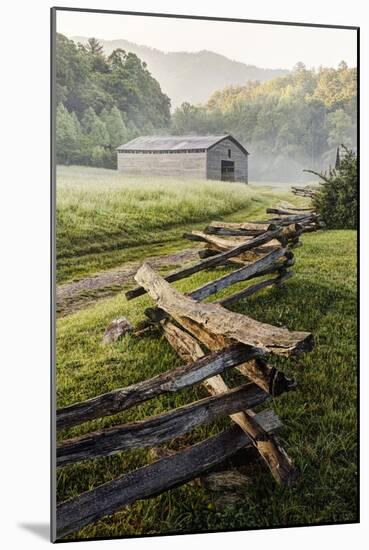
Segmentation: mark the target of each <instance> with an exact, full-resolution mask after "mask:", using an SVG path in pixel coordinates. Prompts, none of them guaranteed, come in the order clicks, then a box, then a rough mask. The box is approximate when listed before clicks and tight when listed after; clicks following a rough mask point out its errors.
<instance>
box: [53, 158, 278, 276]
mask: <svg viewBox="0 0 369 550" xmlns="http://www.w3.org/2000/svg"><path fill="white" fill-rule="evenodd" d="M278 195H279V196H280V197H287V192H286V190H285V189H283V188H278ZM273 201H275V191H274V190H273V188H272V187H270V186H269V187H265V186H262V185H261V184H255V185H249V186H246V185H244V184H242V183H227V185H226V186H225V185H224V183H222V182H214V181H212V182H208V181H196V180H191V181H185V180H184V181H180V180H175V179H171V178H168V179H166V180H164V181H163V180H162V179H161V180H160V179H159V178H150V179H148V178H135V177H131V178H127V177H125V178H123V176H122V175H121V174H119V173H118V172H116V171H113V170H104V169H98V168H85V167H83V168H82V167H80V166H72V167H67V166H60V167H58V170H57V279H58V283H61V282H66V281H69V280H78V279H80V278H81V277H85V276H87V275H90V274H91V273H96V272H98V271H102V270H104V269H108V268H111V267H115V266H117V265H119V264H121V263H123V262H127V261H130V260H135V259H140V258H142V257H144V256H147V255H148V254H149V253H151V254H152V253H153V252H154V254H164V253H168V252H172V251H174V250H176V249H178V247H181V248H182V247H183V240H182V239H181V237H182V233H183V231H184V229H186V228H188V226H191V227H192V228H194V227H196V226H197V224H199V227H203V225H204V223H206V222H207V221H211V220H212V219H214V218H217V219H220V218H224V217H227V219H231V218H232V215H234V214H237V216H239V215H240V211H243V212H244V214H245V215H247V216H255V217H260V215H261V214H264V213H265V208H266V207H267V206H269V205H271V204H272V203H273ZM249 219H250V218H249Z"/></svg>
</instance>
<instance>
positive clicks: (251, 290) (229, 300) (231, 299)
mask: <svg viewBox="0 0 369 550" xmlns="http://www.w3.org/2000/svg"><path fill="white" fill-rule="evenodd" d="M292 275H293V271H287V272H286V273H284V274H282V275H279V276H278V277H274V278H273V279H267V280H265V281H261V282H260V283H256V284H254V285H252V286H249V287H248V288H244V289H242V290H240V291H239V292H235V293H234V294H231V295H230V296H225V297H224V298H220V299H219V300H216V301H215V303H217V304H220V305H221V306H230V305H232V304H234V303H235V302H239V301H240V300H244V299H245V298H248V297H249V296H252V295H253V294H255V293H256V292H259V290H262V289H263V288H267V287H268V286H272V285H277V286H278V285H281V284H283V283H284V282H286V281H287V280H288V279H289V278H290V277H292Z"/></svg>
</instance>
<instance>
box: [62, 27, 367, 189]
mask: <svg viewBox="0 0 369 550" xmlns="http://www.w3.org/2000/svg"><path fill="white" fill-rule="evenodd" d="M194 85H195V83H194ZM356 87H357V81H356V69H355V68H349V67H348V66H347V64H346V63H344V62H341V63H340V64H339V66H338V67H337V68H336V69H334V68H323V67H321V68H319V69H318V70H308V69H307V68H306V67H305V65H303V64H302V63H298V64H297V65H296V66H295V68H294V70H293V71H291V72H290V73H289V74H288V75H286V76H282V77H278V78H274V79H272V80H269V81H266V82H262V83H260V82H258V81H249V82H247V83H246V84H245V85H244V86H230V87H227V88H225V89H223V90H219V91H217V92H215V93H214V94H213V95H212V96H211V97H210V99H209V100H208V102H207V103H206V104H203V105H192V104H190V103H183V104H182V105H181V106H180V107H179V108H177V109H176V110H175V111H174V113H173V114H172V115H171V113H170V99H169V97H168V96H167V95H165V94H164V93H163V92H162V90H161V88H160V84H159V83H158V82H157V80H155V79H154V78H153V76H152V75H151V74H150V72H149V70H148V68H147V66H146V64H145V63H144V62H143V61H142V60H140V59H139V58H138V57H137V56H136V55H135V54H133V53H130V52H126V51H124V50H121V49H117V50H114V51H113V52H112V53H111V54H110V55H109V56H106V55H104V52H103V48H102V46H101V45H100V44H99V42H98V41H97V40H95V39H94V38H91V39H90V40H89V41H88V43H87V44H86V45H82V44H77V45H76V44H75V43H74V42H73V41H72V40H69V39H67V38H66V37H65V36H63V35H61V34H58V35H57V45H56V102H57V116H56V119H57V120H56V129H57V144H56V149H57V162H59V163H63V164H84V165H93V166H104V167H110V168H114V167H115V166H116V153H115V149H116V147H117V146H118V145H120V144H122V143H125V142H127V141H129V140H130V139H133V138H134V137H137V136H139V135H150V134H163V133H166V134H177V135H181V134H187V135H188V134H225V133H230V134H232V135H233V136H234V137H235V138H236V139H238V140H239V141H240V142H241V143H242V144H243V145H244V146H245V147H246V149H247V150H248V151H249V152H250V153H251V157H250V171H251V174H250V175H251V177H252V179H264V180H268V179H283V180H288V179H293V180H296V176H297V175H298V174H302V168H303V167H309V168H311V169H313V170H321V169H322V168H323V167H324V166H326V165H327V164H329V163H330V162H331V160H332V159H334V154H335V151H336V148H337V146H338V145H339V144H341V143H345V145H347V146H348V147H351V148H355V147H356V102H357V90H356Z"/></svg>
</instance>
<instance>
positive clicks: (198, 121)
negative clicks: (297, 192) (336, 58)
mask: <svg viewBox="0 0 369 550" xmlns="http://www.w3.org/2000/svg"><path fill="white" fill-rule="evenodd" d="M356 78H357V75H356V69H354V68H349V67H348V66H347V64H346V63H345V62H341V63H340V64H339V66H338V68H337V69H334V68H322V67H321V68H319V69H318V70H317V71H315V70H308V69H306V67H305V65H304V64H303V63H298V64H297V65H296V66H295V68H294V70H293V71H292V72H291V73H290V74H288V75H287V76H283V77H279V78H275V79H273V80H269V81H267V82H263V83H259V82H248V83H247V84H246V85H245V86H230V87H228V88H225V89H224V90H220V91H217V92H215V93H214V94H213V95H212V96H211V98H210V99H209V101H208V102H207V104H205V105H197V106H195V105H190V104H189V103H185V104H182V106H181V107H180V108H179V109H177V110H176V111H175V113H174V114H173V116H172V131H173V133H176V134H188V133H192V132H195V133H216V134H219V133H231V134H232V135H233V136H234V137H235V138H237V139H238V140H239V141H240V142H241V143H242V144H243V145H244V146H245V147H246V148H247V150H248V151H250V153H251V156H250V168H251V169H252V171H253V173H252V178H253V179H273V178H276V179H284V180H288V179H290V178H291V179H293V180H296V176H297V175H298V174H302V168H303V167H306V166H308V167H310V168H311V169H315V170H321V169H323V167H324V166H326V165H327V164H329V163H331V162H333V161H334V156H335V152H336V149H337V146H339V145H340V144H341V143H345V144H346V146H348V147H354V148H355V147H356V102H357V90H356V88H357V80H356Z"/></svg>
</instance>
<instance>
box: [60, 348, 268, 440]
mask: <svg viewBox="0 0 369 550" xmlns="http://www.w3.org/2000/svg"><path fill="white" fill-rule="evenodd" d="M261 354H262V352H261V351H260V350H259V349H257V348H249V347H247V346H245V345H243V344H234V345H232V346H230V347H229V348H227V349H225V350H220V351H217V352H214V353H212V354H210V355H207V356H206V357H203V358H201V359H198V360H197V361H194V362H191V363H189V364H186V365H181V366H180V367H177V368H175V369H171V370H168V371H166V372H164V373H162V374H158V375H157V376H155V377H153V378H150V379H148V380H144V381H142V382H138V383H137V384H132V385H131V386H127V387H125V388H119V389H116V390H113V391H111V392H107V393H104V394H102V395H98V396H96V397H93V398H92V399H88V400H86V401H80V402H79V403H74V404H73V405H69V406H68V407H64V408H62V409H59V410H58V411H57V414H56V422H57V424H56V425H57V428H58V429H62V428H66V427H69V426H75V425H76V424H81V423H82V422H86V421H88V420H93V419H94V418H100V417H103V416H109V415H112V414H116V413H118V412H121V411H124V410H127V409H129V408H131V407H133V406H134V405H137V404H138V403H142V402H144V401H147V400H148V399H152V398H153V397H157V396H159V395H161V394H163V393H167V392H176V391H179V390H181V389H183V388H187V387H189V386H192V385H193V384H198V383H199V382H202V381H203V380H205V379H206V378H208V377H209V376H214V375H215V374H219V373H221V372H223V371H224V370H226V369H229V368H231V367H233V366H235V365H237V364H239V363H242V362H243V361H247V360H249V359H252V358H254V357H258V356H260V355H261Z"/></svg>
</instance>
